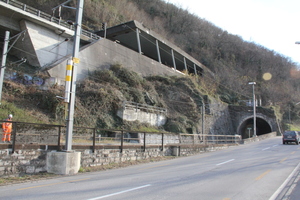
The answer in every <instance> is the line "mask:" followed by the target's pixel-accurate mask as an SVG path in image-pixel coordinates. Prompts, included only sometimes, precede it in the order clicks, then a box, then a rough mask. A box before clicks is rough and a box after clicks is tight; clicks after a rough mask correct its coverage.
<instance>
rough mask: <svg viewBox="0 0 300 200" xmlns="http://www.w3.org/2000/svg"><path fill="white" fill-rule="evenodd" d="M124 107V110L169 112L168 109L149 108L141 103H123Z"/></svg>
mask: <svg viewBox="0 0 300 200" xmlns="http://www.w3.org/2000/svg"><path fill="white" fill-rule="evenodd" d="M123 107H124V108H133V109H136V110H137V109H140V110H145V111H150V112H160V113H166V112H167V109H166V108H161V107H156V106H149V105H147V104H140V103H135V102H131V101H123Z"/></svg>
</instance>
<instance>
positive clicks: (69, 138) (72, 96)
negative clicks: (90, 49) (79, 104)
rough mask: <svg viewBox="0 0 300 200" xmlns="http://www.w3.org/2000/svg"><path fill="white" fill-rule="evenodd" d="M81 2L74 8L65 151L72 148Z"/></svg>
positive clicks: (82, 0) (79, 0) (81, 0)
mask: <svg viewBox="0 0 300 200" xmlns="http://www.w3.org/2000/svg"><path fill="white" fill-rule="evenodd" d="M83 2H84V0H78V2H77V8H76V22H75V33H74V45H73V54H72V60H73V67H72V78H71V90H70V91H71V92H70V103H69V106H68V117H67V134H66V149H65V150H66V151H71V150H72V136H73V125H74V108H75V92H76V78H77V77H76V76H77V64H78V63H79V59H78V54H79V46H80V34H81V22H82V13H83Z"/></svg>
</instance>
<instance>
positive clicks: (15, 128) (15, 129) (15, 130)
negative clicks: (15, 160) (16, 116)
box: [11, 123, 17, 153]
mask: <svg viewBox="0 0 300 200" xmlns="http://www.w3.org/2000/svg"><path fill="white" fill-rule="evenodd" d="M13 124H14V128H13V130H14V131H13V143H12V151H11V152H12V153H14V152H15V148H16V137H17V123H13Z"/></svg>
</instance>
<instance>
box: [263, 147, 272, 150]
mask: <svg viewBox="0 0 300 200" xmlns="http://www.w3.org/2000/svg"><path fill="white" fill-rule="evenodd" d="M270 148H271V147H267V148H264V149H263V150H262V151H264V150H267V149H270Z"/></svg>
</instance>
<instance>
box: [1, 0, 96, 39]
mask: <svg viewBox="0 0 300 200" xmlns="http://www.w3.org/2000/svg"><path fill="white" fill-rule="evenodd" d="M0 1H2V2H5V3H7V4H9V5H12V6H14V7H16V8H19V9H21V10H23V11H25V12H27V13H30V14H33V15H35V16H37V17H40V18H43V19H46V20H47V21H50V22H53V23H56V24H58V25H60V26H63V27H65V28H68V29H70V30H72V31H74V30H75V27H74V26H73V25H70V24H68V23H67V22H66V21H64V20H61V19H58V18H56V17H53V16H52V15H49V14H47V13H44V12H42V11H40V10H38V9H35V8H33V7H31V6H28V5H26V4H24V3H21V2H19V1H15V0H0ZM81 34H82V35H84V36H87V37H88V38H91V39H93V40H99V39H100V38H101V37H100V36H98V35H97V34H94V33H92V32H90V31H87V30H84V29H81Z"/></svg>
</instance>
